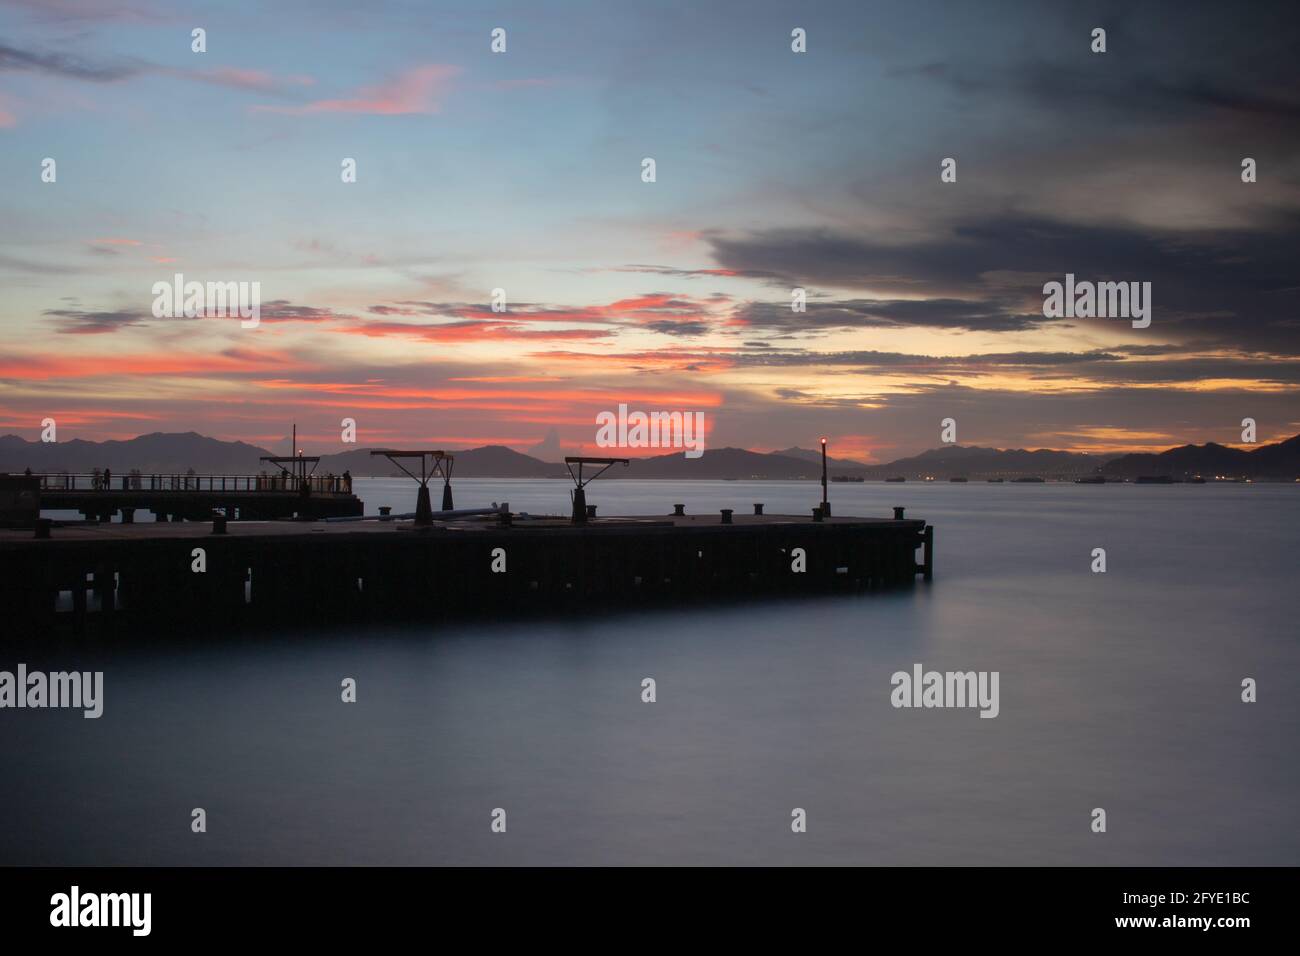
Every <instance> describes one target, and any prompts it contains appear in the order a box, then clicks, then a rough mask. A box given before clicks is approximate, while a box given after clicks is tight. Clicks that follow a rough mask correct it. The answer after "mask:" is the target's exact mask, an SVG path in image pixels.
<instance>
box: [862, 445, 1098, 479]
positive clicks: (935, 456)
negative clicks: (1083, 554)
mask: <svg viewBox="0 0 1300 956" xmlns="http://www.w3.org/2000/svg"><path fill="white" fill-rule="evenodd" d="M1106 461H1107V458H1105V457H1097V456H1094V455H1084V454H1079V453H1077V452H1070V451H1051V450H1049V449H1045V448H1044V449H1039V450H1037V451H1026V450H1025V449H1023V448H1005V449H1004V448H980V447H978V446H975V445H950V446H947V447H944V448H932V449H930V450H929V451H925V452H922V453H921V454H919V455H914V456H913V457H911V458H900V459H898V460H897V461H891V462H890V463H889V464H887V465H873V466H871V467H870V468H868V469H867V470H866V477H867V478H892V477H894V476H895V475H901V476H903V477H904V478H923V477H927V476H930V477H934V478H939V479H946V478H1013V477H1018V476H1028V475H1038V476H1040V477H1043V478H1054V477H1076V476H1079V475H1087V474H1093V473H1095V472H1096V471H1097V469H1098V468H1099V467H1101V466H1103V465H1104V464H1105V463H1106Z"/></svg>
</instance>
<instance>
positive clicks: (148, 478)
mask: <svg viewBox="0 0 1300 956" xmlns="http://www.w3.org/2000/svg"><path fill="white" fill-rule="evenodd" d="M34 477H36V478H39V479H40V482H41V490H42V491H221V492H249V493H257V492H292V493H296V494H301V493H302V485H303V484H304V483H306V485H307V488H308V490H309V492H310V493H311V494H314V495H316V494H326V495H350V494H351V493H352V480H351V478H349V477H345V476H343V475H311V476H309V477H307V478H301V477H295V476H292V475H286V474H276V475H272V474H260V475H189V474H185V475H144V474H134V473H127V474H124V475H119V474H116V473H113V472H111V471H110V473H109V474H108V476H107V477H106V476H105V475H104V474H103V473H102V472H101V473H98V474H96V473H91V474H78V475H74V474H63V473H60V474H44V475H35V476H34Z"/></svg>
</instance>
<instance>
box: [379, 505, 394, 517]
mask: <svg viewBox="0 0 1300 956" xmlns="http://www.w3.org/2000/svg"><path fill="white" fill-rule="evenodd" d="M392 513H393V506H392V505H380V506H379V517H380V518H387V517H388V516H389V515H391V514H392Z"/></svg>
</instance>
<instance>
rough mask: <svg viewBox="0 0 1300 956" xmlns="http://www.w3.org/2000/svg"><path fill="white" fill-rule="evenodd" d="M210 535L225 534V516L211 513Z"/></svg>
mask: <svg viewBox="0 0 1300 956" xmlns="http://www.w3.org/2000/svg"><path fill="white" fill-rule="evenodd" d="M212 533H213V534H225V533H226V516H225V515H223V514H216V513H213V515H212Z"/></svg>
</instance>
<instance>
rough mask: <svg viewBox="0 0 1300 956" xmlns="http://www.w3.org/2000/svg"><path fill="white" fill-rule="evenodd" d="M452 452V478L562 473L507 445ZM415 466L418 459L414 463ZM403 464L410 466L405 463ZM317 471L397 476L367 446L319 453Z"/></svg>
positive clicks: (512, 476)
mask: <svg viewBox="0 0 1300 956" xmlns="http://www.w3.org/2000/svg"><path fill="white" fill-rule="evenodd" d="M447 453H448V454H449V455H455V456H456V461H455V463H454V464H453V465H452V478H453V479H455V478H555V477H558V476H561V475H564V474H565V471H564V466H563V465H551V464H547V463H546V462H544V461H538V460H537V459H536V458H531V457H529V456H528V455H521V454H520V453H519V452H517V451H514V450H512V449H510V448H507V447H506V446H505V445H484V446H483V447H482V448H471V449H469V450H468V451H454V450H451V449H448V450H447ZM415 466H416V468H417V469H418V467H419V462H418V461H417V462H415ZM407 467H410V465H409V464H408V465H407ZM316 471H317V473H321V472H325V473H328V472H333V473H334V474H336V475H341V474H342V473H343V472H344V471H348V472H351V473H352V477H354V478H364V477H368V476H377V477H384V476H387V475H400V474H401V471H399V470H398V469H396V468H394V467H393V466H392V464H390V463H389V461H388V459H387V458H385V457H383V456H382V455H371V454H370V450H369V449H367V448H360V449H357V450H356V451H345V452H339V453H338V454H336V455H322V456H321V459H320V464H319V465H318V466H317V468H316Z"/></svg>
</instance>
